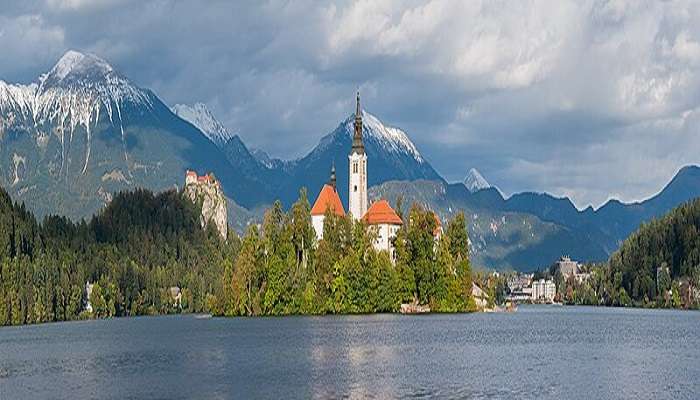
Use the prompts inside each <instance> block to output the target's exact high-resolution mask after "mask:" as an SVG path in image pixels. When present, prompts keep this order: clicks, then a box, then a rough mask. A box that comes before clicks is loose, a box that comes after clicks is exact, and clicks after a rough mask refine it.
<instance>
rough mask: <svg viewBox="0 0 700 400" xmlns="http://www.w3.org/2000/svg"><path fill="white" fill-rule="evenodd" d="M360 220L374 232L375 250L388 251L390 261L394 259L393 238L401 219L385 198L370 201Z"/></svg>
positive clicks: (399, 226)
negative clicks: (370, 203)
mask: <svg viewBox="0 0 700 400" xmlns="http://www.w3.org/2000/svg"><path fill="white" fill-rule="evenodd" d="M362 220H363V221H364V222H365V223H366V224H367V225H368V227H369V229H371V230H372V231H373V234H374V243H373V245H374V248H375V250H377V251H386V252H388V253H389V257H390V258H391V261H393V262H395V261H396V250H395V249H394V238H395V237H396V233H397V232H398V231H399V229H400V228H401V225H403V221H402V220H401V218H400V217H399V216H398V214H396V211H394V209H393V208H391V206H390V205H389V202H388V201H386V200H379V201H375V202H374V203H372V205H371V206H370V207H369V210H367V212H366V213H365V215H364V217H362Z"/></svg>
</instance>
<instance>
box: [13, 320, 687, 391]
mask: <svg viewBox="0 0 700 400" xmlns="http://www.w3.org/2000/svg"><path fill="white" fill-rule="evenodd" d="M699 329H700V313H694V312H664V311H645V310H642V311H640V310H620V309H597V308H568V307H558V308H548V307H532V308H528V307H521V309H520V310H518V312H517V313H515V314H491V315H485V314H474V315H430V316H422V317H406V316H400V315H373V316H351V317H311V318H305V317H291V318H256V319H243V318H242V319H216V318H215V319H210V320H198V319H195V318H192V317H188V316H183V317H159V318H136V319H119V320H111V321H87V322H80V323H66V324H49V325H39V326H29V327H19V328H0V399H3V400H4V399H35V398H39V399H41V398H58V399H63V398H66V399H68V398H106V399H122V398H133V399H142V398H162V399H191V398H196V399H220V398H285V399H287V398H289V399H297V398H299V399H307V398H319V399H324V398H350V399H353V398H376V399H384V398H416V397H418V398H484V399H489V398H533V399H534V398H536V399H561V398H566V399H579V398H580V399H587V398H603V399H604V398H640V397H641V398H661V399H663V398H668V399H670V398H696V397H697V396H696V395H697V393H699V392H700V379H699V378H700V363H698V362H697V359H698V357H699V356H700V338H699V336H698V335H697V332H698V331H699Z"/></svg>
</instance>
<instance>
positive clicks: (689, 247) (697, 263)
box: [610, 199, 700, 300]
mask: <svg viewBox="0 0 700 400" xmlns="http://www.w3.org/2000/svg"><path fill="white" fill-rule="evenodd" d="M699 233H700V199H696V200H694V201H691V202H688V203H685V204H683V205H681V206H679V207H677V208H675V209H674V210H673V211H671V212H670V213H668V214H667V215H666V216H664V217H662V218H660V219H658V220H653V221H651V222H649V223H646V224H643V225H642V226H641V227H640V228H639V229H638V230H637V231H636V232H635V233H633V234H632V235H631V236H630V237H629V238H628V239H627V240H625V241H624V243H623V244H622V246H621V247H620V249H619V250H618V251H617V252H615V253H614V254H613V255H612V257H611V258H610V268H611V272H612V273H613V274H616V273H620V274H621V286H622V287H623V288H624V289H625V290H626V291H627V293H629V294H630V296H631V297H632V299H633V300H643V299H644V298H647V299H654V298H656V297H657V296H661V297H664V296H665V295H666V294H667V293H668V291H669V290H670V291H671V295H672V296H674V295H675V296H680V295H681V294H679V293H678V291H679V290H680V283H683V282H681V281H685V282H691V283H693V282H695V283H697V282H698V281H700V234H699ZM691 286H692V284H691ZM692 290H693V288H692V287H691V288H690V291H691V292H692ZM686 291H687V290H686ZM674 292H675V293H674ZM686 294H687V293H686Z"/></svg>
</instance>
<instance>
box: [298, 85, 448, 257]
mask: <svg viewBox="0 0 700 400" xmlns="http://www.w3.org/2000/svg"><path fill="white" fill-rule="evenodd" d="M362 134H363V125H362V109H361V107H360V94H359V93H358V94H357V104H356V108H355V123H354V132H353V136H352V147H351V148H350V153H349V154H348V163H349V176H348V190H349V192H348V213H349V214H350V215H351V216H352V218H353V219H354V220H355V221H362V222H364V223H365V224H367V226H368V229H371V230H373V233H374V235H375V239H374V243H373V245H374V248H375V249H376V250H377V251H386V252H387V253H389V257H390V258H391V260H392V261H395V260H396V254H395V253H396V252H395V250H394V238H395V237H396V233H397V232H398V230H399V229H400V228H401V226H402V225H403V221H402V220H401V218H400V217H399V216H398V214H397V213H396V211H394V209H393V208H392V207H391V205H389V202H388V201H386V200H383V199H380V200H378V201H376V202H374V203H372V204H371V205H369V207H368V204H369V203H368V198H367V154H366V153H365V145H364V142H363V137H362ZM329 208H330V209H332V211H333V212H334V213H335V214H336V215H338V216H341V217H342V216H345V210H344V209H343V204H342V202H341V200H340V197H339V196H338V191H337V188H336V176H335V165H333V166H332V167H331V179H330V181H329V182H328V183H327V184H324V185H323V187H322V188H321V191H320V192H319V194H318V197H317V198H316V201H315V202H314V205H313V207H312V209H311V222H312V225H313V227H314V231H315V232H316V239H317V240H321V239H323V224H324V219H325V214H326V211H327V210H328V209H329ZM435 218H436V221H437V228H436V230H435V232H433V234H434V235H437V236H440V235H442V227H441V224H440V220H439V219H438V218H437V215H436V216H435Z"/></svg>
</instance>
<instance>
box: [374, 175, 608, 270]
mask: <svg viewBox="0 0 700 400" xmlns="http://www.w3.org/2000/svg"><path fill="white" fill-rule="evenodd" d="M369 195H370V201H374V200H377V199H380V198H384V199H387V200H389V201H390V202H391V203H392V204H396V203H397V201H398V199H399V198H401V201H402V203H403V207H404V210H406V209H408V207H410V206H411V204H413V203H418V204H421V205H423V206H426V207H427V208H429V209H431V210H433V211H435V212H436V213H437V214H438V216H439V217H440V218H441V219H442V220H443V221H446V220H449V219H451V218H452V217H454V215H455V214H456V213H458V212H460V211H463V212H464V213H465V216H466V217H467V221H468V228H469V238H470V241H471V248H470V252H471V258H472V263H474V264H475V265H478V266H482V267H489V268H498V269H508V268H511V269H516V270H525V271H528V270H533V269H536V268H538V267H541V266H543V265H549V264H551V263H552V262H553V261H554V260H556V259H558V258H559V257H560V256H561V255H562V254H569V255H571V256H572V257H574V258H576V259H580V260H583V259H590V258H591V257H592V258H595V259H604V258H605V257H606V256H607V253H606V252H605V250H604V249H603V248H602V247H601V246H600V245H599V244H598V243H596V242H595V241H593V240H591V238H590V237H588V235H587V233H586V232H581V231H578V230H575V229H571V228H569V227H566V226H563V225H560V224H557V223H554V222H549V221H545V220H542V219H540V218H538V217H537V216H536V215H533V214H532V213H528V212H513V211H508V210H507V209H506V208H505V204H506V202H505V200H504V199H503V197H501V194H500V192H499V191H498V190H497V189H495V188H488V189H483V190H480V191H478V192H474V193H471V192H470V191H469V190H467V188H466V187H465V186H464V185H463V184H462V183H458V184H446V183H444V182H441V181H427V180H417V181H413V182H406V181H389V182H384V183H383V184H381V185H377V186H373V187H371V188H370V190H369Z"/></svg>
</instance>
